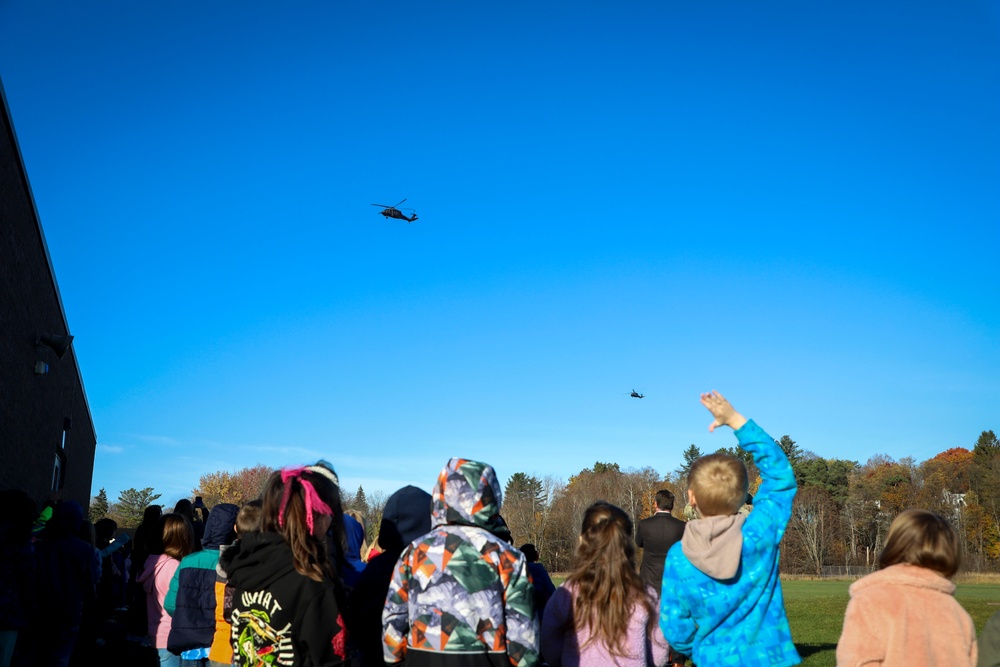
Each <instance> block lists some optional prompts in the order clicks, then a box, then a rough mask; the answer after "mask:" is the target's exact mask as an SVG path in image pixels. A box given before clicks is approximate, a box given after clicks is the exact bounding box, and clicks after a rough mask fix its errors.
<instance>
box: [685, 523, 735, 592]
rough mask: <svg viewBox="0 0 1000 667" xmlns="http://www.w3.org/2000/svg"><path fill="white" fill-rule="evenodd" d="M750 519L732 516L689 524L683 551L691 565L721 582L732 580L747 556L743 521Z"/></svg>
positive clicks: (686, 526)
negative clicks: (744, 554)
mask: <svg viewBox="0 0 1000 667" xmlns="http://www.w3.org/2000/svg"><path fill="white" fill-rule="evenodd" d="M745 520H746V516H744V515H742V514H732V515H728V516H712V517H707V518H705V519H695V520H693V521H688V522H687V524H686V525H685V526H684V536H683V537H682V538H681V549H682V550H683V551H684V555H685V556H687V558H688V560H689V561H691V564H692V565H694V566H695V567H696V568H698V569H699V570H701V571H702V572H704V573H705V574H707V575H708V576H710V577H712V578H713V579H718V580H720V581H725V580H726V579H732V578H733V577H735V576H736V573H737V572H738V571H739V569H740V561H741V560H742V556H743V522H744V521H745Z"/></svg>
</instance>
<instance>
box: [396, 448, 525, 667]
mask: <svg viewBox="0 0 1000 667" xmlns="http://www.w3.org/2000/svg"><path fill="white" fill-rule="evenodd" d="M432 496H433V506H432V511H431V526H432V528H431V532H429V533H427V534H426V535H424V536H423V537H420V538H418V539H417V540H415V541H414V542H413V543H411V544H410V545H409V546H408V547H407V548H406V550H405V551H403V554H402V555H401V556H400V558H399V561H398V562H397V563H396V571H395V572H394V574H393V577H392V584H391V585H390V588H389V595H388V597H387V599H386V606H385V611H384V612H383V614H382V625H383V627H384V628H385V636H384V638H383V640H384V641H383V644H384V657H385V661H386V662H387V663H390V664H392V663H396V664H399V663H402V662H403V661H405V662H406V665H407V667H424V666H425V665H426V666H433V667H472V666H474V665H476V666H483V667H487V666H489V667H511V666H513V667H533V666H534V665H537V664H538V623H537V621H536V619H535V614H534V590H533V588H532V586H531V581H530V579H529V577H528V568H527V561H526V560H525V558H524V556H523V555H522V554H521V552H520V551H518V550H517V549H515V548H514V547H512V546H511V545H510V544H508V543H507V542H505V541H504V540H502V539H500V538H499V537H497V536H496V535H495V534H494V532H495V531H497V530H498V529H500V527H501V525H502V520H501V519H500V485H499V482H498V481H497V478H496V473H495V472H494V470H493V468H492V466H489V465H487V464H485V463H477V462H476V461H468V460H465V459H460V458H453V459H452V460H451V461H449V462H448V465H447V466H445V468H444V470H442V471H441V474H440V475H439V476H438V481H437V484H436V485H435V487H434V492H433V494H432Z"/></svg>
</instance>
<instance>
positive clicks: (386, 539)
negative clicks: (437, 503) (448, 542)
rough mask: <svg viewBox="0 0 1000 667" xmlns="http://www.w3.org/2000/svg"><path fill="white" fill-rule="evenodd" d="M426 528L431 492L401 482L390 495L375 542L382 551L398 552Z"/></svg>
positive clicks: (425, 530)
mask: <svg viewBox="0 0 1000 667" xmlns="http://www.w3.org/2000/svg"><path fill="white" fill-rule="evenodd" d="M429 532H431V494H429V493H427V492H426V491H424V490H423V489H419V488H417V487H415V486H404V487H403V488H401V489H400V490H399V491H396V492H395V493H394V494H392V495H391V496H389V500H387V501H386V503H385V509H383V510H382V524H381V525H380V526H379V529H378V544H379V546H380V547H382V550H383V551H387V552H390V553H394V554H396V555H399V554H401V553H403V549H405V548H406V545H407V544H409V543H410V542H412V541H413V540H415V539H417V538H418V537H420V536H421V535H425V534H427V533H429Z"/></svg>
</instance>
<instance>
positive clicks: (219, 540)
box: [201, 503, 240, 549]
mask: <svg viewBox="0 0 1000 667" xmlns="http://www.w3.org/2000/svg"><path fill="white" fill-rule="evenodd" d="M239 513H240V508H239V507H237V506H236V505H233V504H232V503H219V504H218V505H216V506H215V507H213V508H212V510H211V511H210V512H209V513H208V519H206V520H205V534H204V535H203V536H202V538H201V546H202V547H203V548H205V549H218V548H219V547H220V546H222V545H223V544H232V542H233V540H235V539H236V515H237V514H239Z"/></svg>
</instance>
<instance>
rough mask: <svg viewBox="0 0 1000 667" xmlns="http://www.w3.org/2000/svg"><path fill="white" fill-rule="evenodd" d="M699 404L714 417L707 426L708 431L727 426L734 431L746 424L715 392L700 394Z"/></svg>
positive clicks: (730, 405)
mask: <svg viewBox="0 0 1000 667" xmlns="http://www.w3.org/2000/svg"><path fill="white" fill-rule="evenodd" d="M701 404H702V405H704V406H705V407H706V408H708V411H709V412H711V413H712V416H713V417H715V421H713V422H712V423H711V424H709V425H708V430H709V431H714V430H715V428H716V427H717V426H729V427H730V428H732V429H733V430H734V431H735V430H737V429H739V428H740V427H741V426H743V425H744V424H746V423H747V420H746V417H744V416H743V415H741V414H740V413H738V412H736V408H734V407H733V406H732V404H731V403H730V402H729V401H727V400H726V399H725V397H724V396H723V395H722V394H720V393H719V392H717V391H714V390H713V391H710V392H708V393H705V394H702V395H701Z"/></svg>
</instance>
